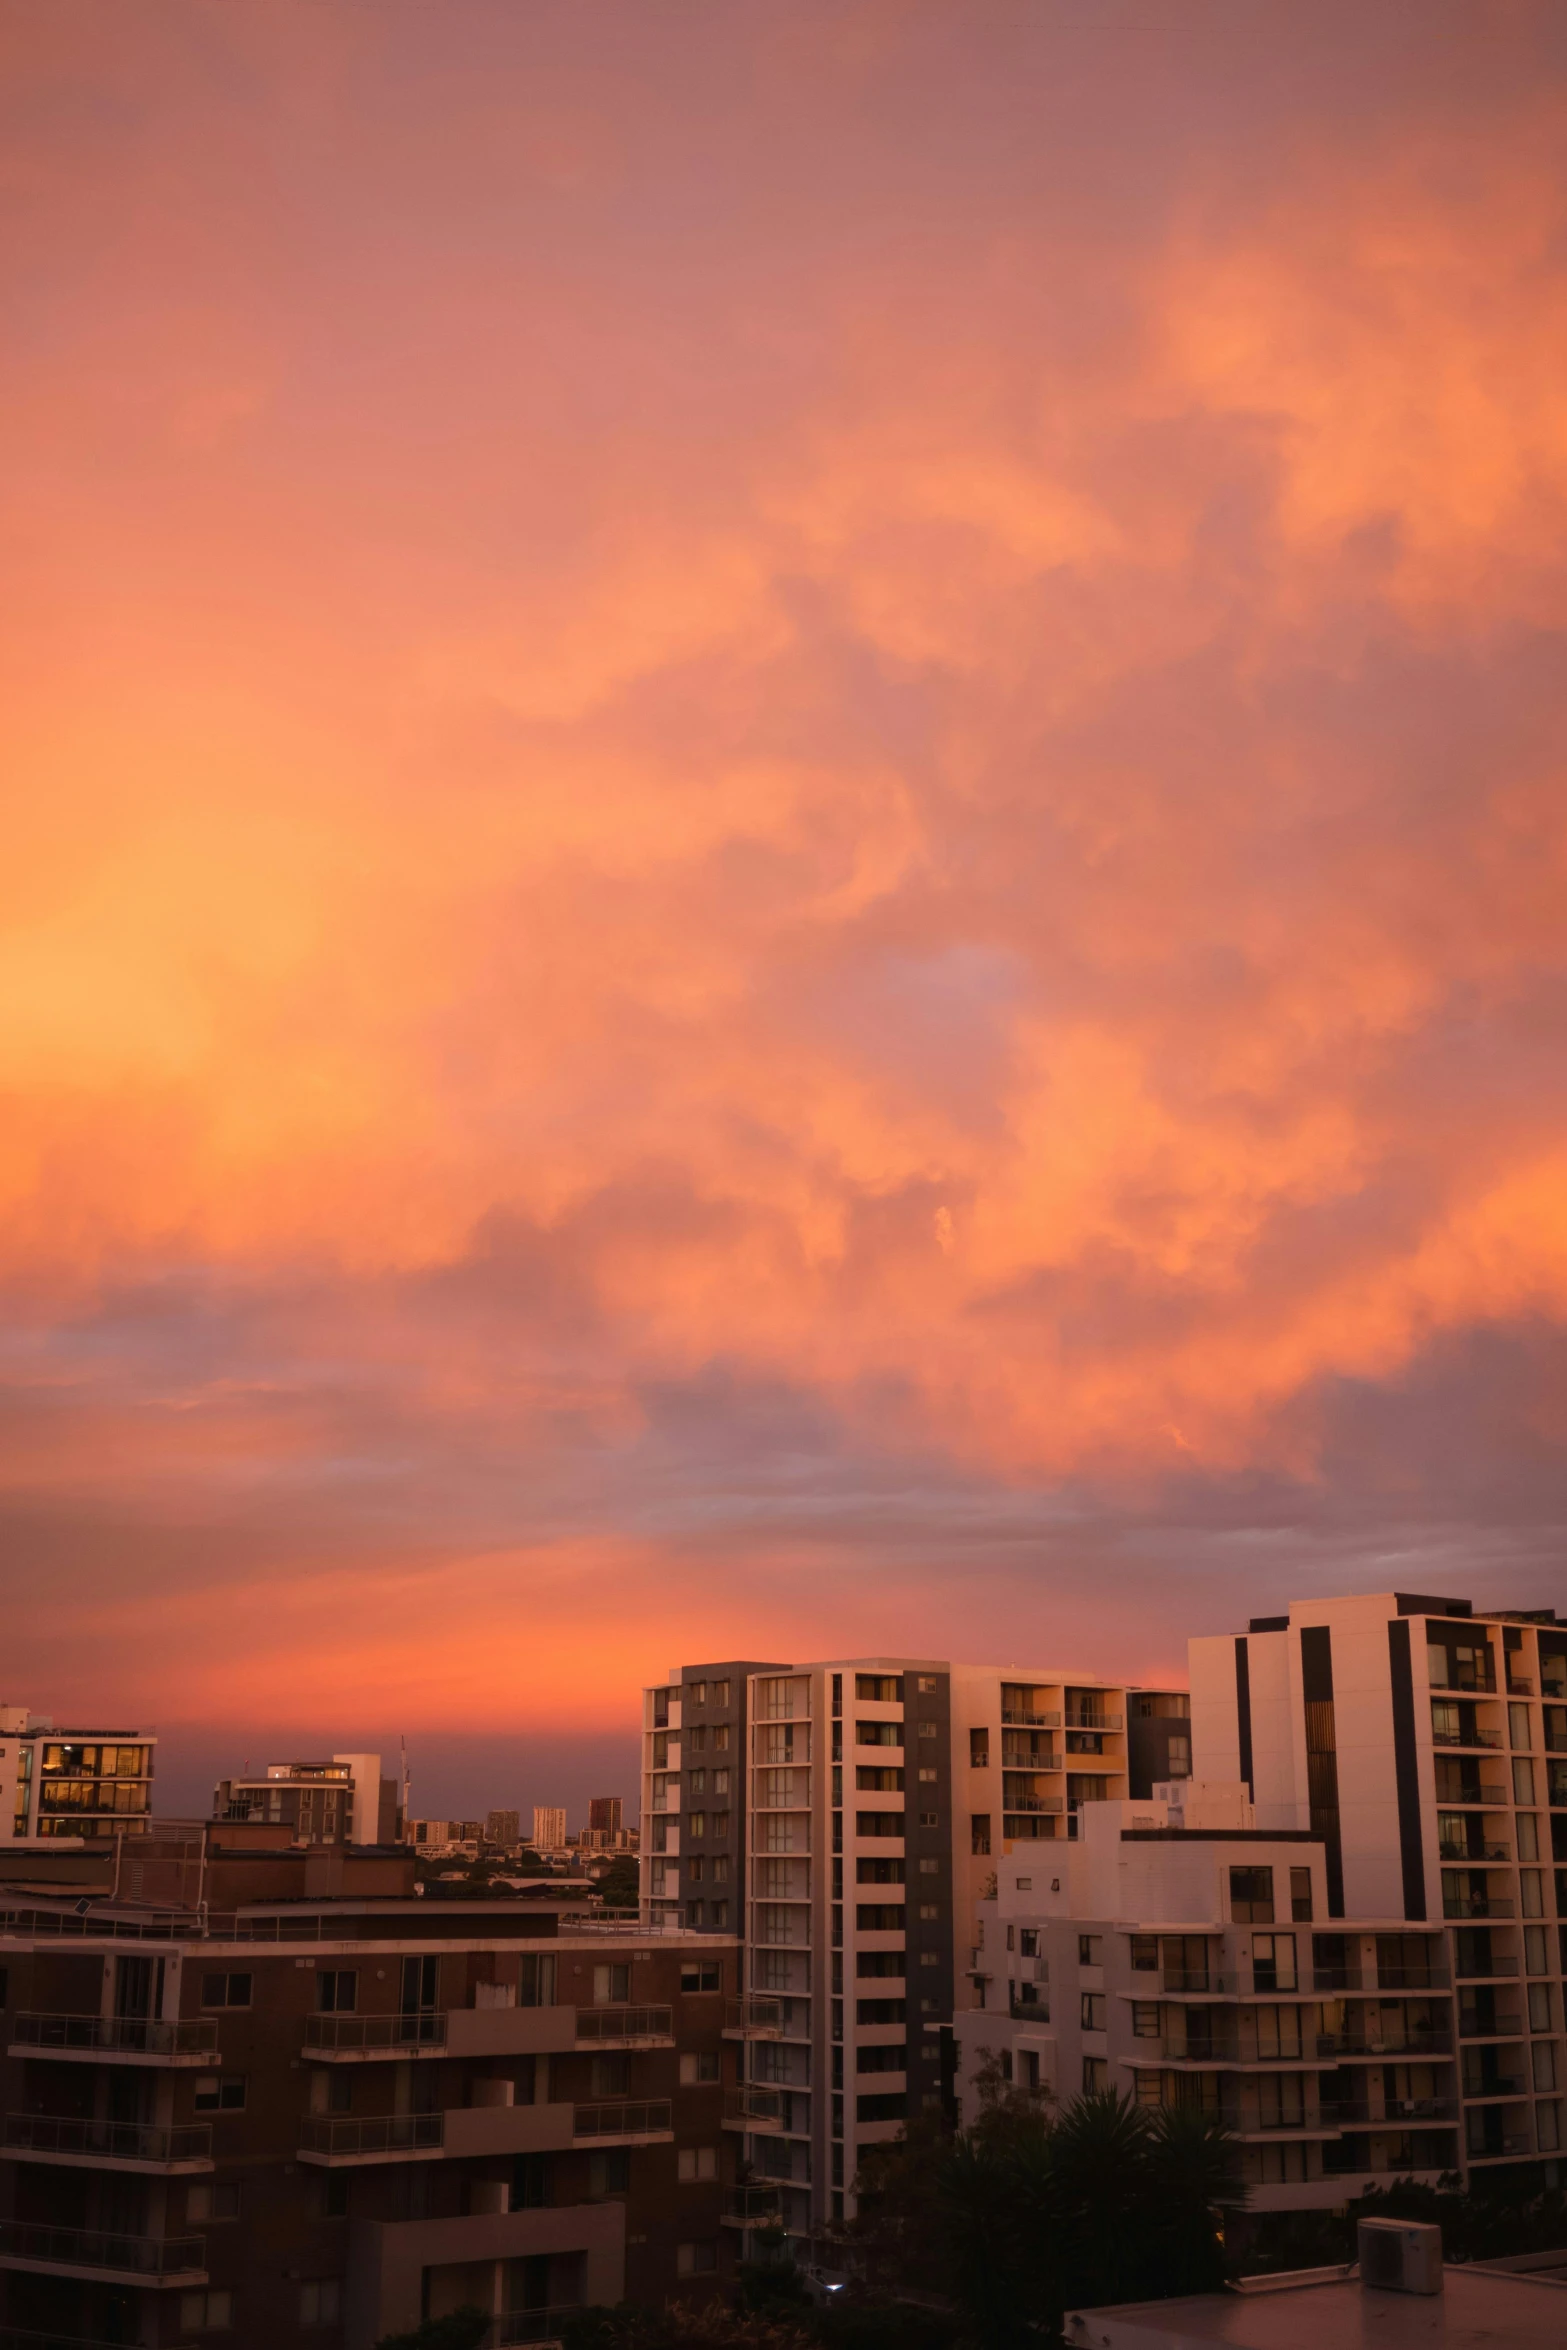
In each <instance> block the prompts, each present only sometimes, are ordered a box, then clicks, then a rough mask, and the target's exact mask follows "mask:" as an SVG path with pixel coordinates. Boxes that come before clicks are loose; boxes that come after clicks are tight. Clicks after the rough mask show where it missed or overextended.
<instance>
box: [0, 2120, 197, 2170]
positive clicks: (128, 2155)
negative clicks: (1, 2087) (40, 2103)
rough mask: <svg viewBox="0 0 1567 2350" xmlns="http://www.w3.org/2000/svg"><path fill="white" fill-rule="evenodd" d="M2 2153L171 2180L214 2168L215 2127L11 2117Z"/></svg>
mask: <svg viewBox="0 0 1567 2350" xmlns="http://www.w3.org/2000/svg"><path fill="white" fill-rule="evenodd" d="M4 2152H5V2153H6V2154H7V2155H10V2156H13V2157H20V2158H21V2159H22V2160H24V2161H27V2162H51V2163H60V2164H64V2165H69V2166H70V2167H72V2168H74V2169H88V2170H128V2171H152V2172H157V2173H160V2174H163V2175H165V2176H168V2177H174V2176H176V2175H178V2174H179V2173H182V2172H185V2173H190V2172H197V2171H209V2170H211V2168H212V2125H211V2123H210V2122H182V2123H177V2124H175V2125H174V2126H173V2127H170V2128H165V2127H164V2126H163V2125H162V2124H160V2123H156V2122H111V2121H94V2120H92V2119H91V2118H88V2117H83V2116H78V2115H74V2114H73V2115H55V2114H48V2113H8V2114H7V2115H6V2117H5V2144H4Z"/></svg>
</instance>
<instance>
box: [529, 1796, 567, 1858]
mask: <svg viewBox="0 0 1567 2350" xmlns="http://www.w3.org/2000/svg"><path fill="white" fill-rule="evenodd" d="M565 1848H566V1812H565V1807H564V1805H562V1804H558V1803H536V1804H535V1805H534V1807H533V1849H534V1851H535V1852H563V1851H564V1850H565Z"/></svg>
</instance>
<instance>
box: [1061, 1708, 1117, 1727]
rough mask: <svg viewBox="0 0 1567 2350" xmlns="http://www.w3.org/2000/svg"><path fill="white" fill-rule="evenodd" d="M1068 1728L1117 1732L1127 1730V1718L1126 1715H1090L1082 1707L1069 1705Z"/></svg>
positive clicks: (1067, 1712) (1067, 1713)
mask: <svg viewBox="0 0 1567 2350" xmlns="http://www.w3.org/2000/svg"><path fill="white" fill-rule="evenodd" d="M1066 1727H1067V1728H1068V1729H1069V1730H1108V1731H1111V1732H1115V1731H1118V1730H1124V1729H1125V1727H1126V1717H1125V1715H1124V1714H1096V1713H1088V1712H1085V1710H1084V1709H1083V1707H1082V1706H1080V1705H1069V1706H1068V1707H1067V1709H1066Z"/></svg>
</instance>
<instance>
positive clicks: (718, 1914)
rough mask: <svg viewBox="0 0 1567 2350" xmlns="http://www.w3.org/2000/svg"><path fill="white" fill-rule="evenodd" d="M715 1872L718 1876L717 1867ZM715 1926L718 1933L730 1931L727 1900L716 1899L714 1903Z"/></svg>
mask: <svg viewBox="0 0 1567 2350" xmlns="http://www.w3.org/2000/svg"><path fill="white" fill-rule="evenodd" d="M713 1874H714V1876H715V1877H716V1876H717V1874H718V1871H717V1870H716V1869H715V1870H714V1871H713ZM713 1926H714V1929H715V1931H716V1932H718V1933H721V1934H722V1933H726V1932H727V1931H728V1927H729V1904H728V1902H727V1901H715V1902H714V1904H713Z"/></svg>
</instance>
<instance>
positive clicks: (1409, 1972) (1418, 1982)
mask: <svg viewBox="0 0 1567 2350" xmlns="http://www.w3.org/2000/svg"><path fill="white" fill-rule="evenodd" d="M1448 1986H1449V1977H1448V1972H1447V1969H1446V1967H1445V1966H1437V1965H1429V1966H1427V1965H1421V1966H1385V1967H1378V1969H1377V1980H1376V1988H1377V1990H1379V1991H1445V1990H1447V1989H1448Z"/></svg>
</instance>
